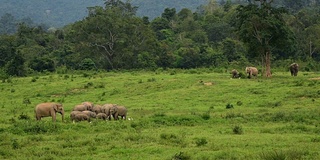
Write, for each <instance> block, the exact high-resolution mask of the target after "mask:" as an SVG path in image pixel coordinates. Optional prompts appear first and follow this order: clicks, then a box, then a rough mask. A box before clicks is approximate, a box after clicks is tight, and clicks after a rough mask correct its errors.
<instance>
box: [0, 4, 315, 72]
mask: <svg viewBox="0 0 320 160" xmlns="http://www.w3.org/2000/svg"><path fill="white" fill-rule="evenodd" d="M77 2H79V3H80V1H77ZM148 2H149V1H148ZM164 2H165V1H164ZM170 2H171V1H170ZM190 2H191V1H190ZM168 3H169V2H168ZM185 4H187V1H185ZM190 4H192V5H195V4H193V3H190ZM318 4H319V2H318V1H317V0H310V1H299V0H296V1H290V0H283V1H277V2H274V1H272V0H255V1H253V0H252V1H241V0H237V1H231V0H221V1H216V0H209V1H208V2H207V3H206V4H204V5H199V6H197V7H196V9H195V10H193V9H190V8H182V9H180V10H178V9H177V8H174V7H167V8H165V9H163V10H162V13H161V14H160V15H159V16H157V17H155V18H153V19H150V18H148V17H145V16H144V17H143V16H138V14H137V12H138V10H139V7H137V6H135V5H134V4H133V3H130V2H129V1H120V0H104V1H103V5H102V6H100V5H97V6H91V7H90V6H88V7H87V10H86V12H87V15H86V16H85V17H84V18H83V19H81V20H78V21H76V22H74V23H70V24H68V25H65V26H64V27H61V28H58V29H57V28H49V27H47V26H46V25H41V24H35V23H32V20H31V19H28V18H25V19H21V20H19V21H17V20H16V19H15V17H14V16H13V15H11V14H5V15H4V16H2V17H1V18H0V24H1V26H0V33H1V36H0V68H1V70H0V73H1V76H2V78H5V77H7V76H10V75H15V76H24V75H27V74H30V73H33V72H43V71H49V72H53V71H56V70H57V69H59V70H61V68H65V69H76V70H97V69H103V70H115V69H156V68H164V69H166V68H183V69H190V68H198V67H214V68H224V69H230V68H238V69H243V67H245V66H250V65H252V66H257V67H259V68H261V69H262V71H264V72H265V73H266V74H265V75H266V76H270V75H271V68H272V67H273V68H286V67H287V66H288V65H289V64H290V63H292V62H299V63H301V64H304V65H301V66H302V67H301V68H302V69H303V70H306V71H310V70H319V69H320V68H319V67H320V66H319V65H318V64H319V63H318V62H319V61H320V54H319V51H320V50H319V48H320V46H319V45H320V43H319V36H320V21H319V19H320V17H319V11H320V7H319V5H318ZM297 6H299V7H297ZM140 7H141V6H140ZM11 26H16V28H13V27H11Z"/></svg>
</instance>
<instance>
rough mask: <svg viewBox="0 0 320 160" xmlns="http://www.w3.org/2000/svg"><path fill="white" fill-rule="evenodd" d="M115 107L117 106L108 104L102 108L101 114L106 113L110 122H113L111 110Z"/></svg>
mask: <svg viewBox="0 0 320 160" xmlns="http://www.w3.org/2000/svg"><path fill="white" fill-rule="evenodd" d="M113 106H115V105H114V104H110V103H107V104H104V105H102V107H101V113H105V114H106V115H107V119H108V120H111V115H110V109H111V108H112V107H113Z"/></svg>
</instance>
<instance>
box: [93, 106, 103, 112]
mask: <svg viewBox="0 0 320 160" xmlns="http://www.w3.org/2000/svg"><path fill="white" fill-rule="evenodd" d="M92 112H95V113H96V114H98V113H102V106H101V105H98V104H96V105H94V106H93V108H92Z"/></svg>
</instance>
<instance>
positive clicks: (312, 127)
mask: <svg viewBox="0 0 320 160" xmlns="http://www.w3.org/2000/svg"><path fill="white" fill-rule="evenodd" d="M319 77H320V75H319V73H315V72H299V74H298V76H297V77H291V76H290V73H289V71H287V72H284V71H283V72H274V73H273V77H272V78H264V77H261V76H259V77H257V78H253V79H246V78H241V79H231V75H230V73H229V72H228V71H224V70H214V69H192V70H156V71H130V72H129V71H127V72H126V71H121V72H120V71H118V72H117V71H113V72H73V73H55V74H50V73H48V74H41V75H40V74H39V75H33V76H29V77H22V78H15V77H13V78H10V79H7V80H3V81H2V82H0V90H1V92H0V97H1V101H0V113H1V118H0V137H1V141H0V146H1V149H0V159H46V160H49V159H68V160H70V159H88V160H90V159H116V160H122V159H123V160H131V159H132V160H144V159H152V160H166V159H167V160H171V159H181V160H183V159H184V160H187V159H192V160H193V159H196V160H213V159H266V160H267V159H268V160H269V159H320V151H319V148H320V126H319V125H320V123H319V122H320V107H319V101H320V88H319V87H318V86H319V84H320V82H319V79H318V78H319ZM84 101H91V102H93V103H95V104H105V103H114V104H119V105H124V106H126V107H127V108H128V117H130V119H132V120H130V121H129V120H119V121H114V120H112V121H102V120H92V121H91V123H88V122H79V123H72V122H71V121H70V118H69V114H70V111H71V110H72V108H73V107H74V106H75V105H76V104H79V103H81V102H84ZM41 102H60V103H62V104H63V106H64V109H65V111H66V114H65V122H62V121H61V115H60V114H58V115H57V122H56V123H53V122H52V119H51V117H47V118H43V119H42V120H41V121H36V120H35V117H34V107H35V106H36V105H37V104H38V103H41Z"/></svg>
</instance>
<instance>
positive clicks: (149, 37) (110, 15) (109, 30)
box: [66, 0, 157, 69]
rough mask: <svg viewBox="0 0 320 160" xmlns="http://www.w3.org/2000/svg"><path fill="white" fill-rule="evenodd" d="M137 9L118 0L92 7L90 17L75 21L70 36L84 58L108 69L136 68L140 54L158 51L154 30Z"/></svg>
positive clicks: (69, 38)
mask: <svg viewBox="0 0 320 160" xmlns="http://www.w3.org/2000/svg"><path fill="white" fill-rule="evenodd" d="M134 8H135V7H132V6H131V5H130V4H129V3H122V2H120V1H116V0H114V1H111V0H110V1H107V3H106V7H105V8H103V7H93V8H89V15H88V17H86V18H85V19H84V20H82V21H79V22H76V23H75V24H73V25H72V27H71V28H72V29H71V32H69V35H67V36H66V37H67V38H68V40H70V41H71V42H72V43H73V44H74V46H75V51H76V52H78V53H79V54H80V56H81V58H82V59H84V58H88V57H90V58H91V59H92V60H93V61H94V62H95V64H96V65H100V66H102V67H103V68H104V69H117V68H134V67H136V65H135V64H137V63H138V62H137V61H138V55H139V54H143V53H144V52H143V51H145V52H148V53H149V54H154V53H156V51H155V47H156V46H157V45H156V39H155V35H154V32H152V30H151V29H150V28H149V27H148V24H145V21H143V19H141V18H139V17H136V16H135V15H134V14H135V9H134Z"/></svg>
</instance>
